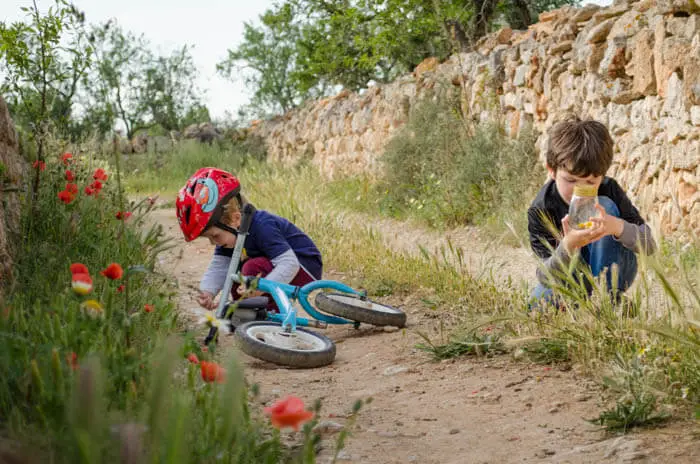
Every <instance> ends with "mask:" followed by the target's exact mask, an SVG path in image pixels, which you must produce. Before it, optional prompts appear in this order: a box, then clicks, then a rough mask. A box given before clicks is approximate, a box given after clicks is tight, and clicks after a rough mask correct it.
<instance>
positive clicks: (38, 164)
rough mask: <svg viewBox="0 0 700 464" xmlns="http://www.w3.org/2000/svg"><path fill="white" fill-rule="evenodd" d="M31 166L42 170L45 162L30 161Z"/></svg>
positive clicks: (44, 167)
mask: <svg viewBox="0 0 700 464" xmlns="http://www.w3.org/2000/svg"><path fill="white" fill-rule="evenodd" d="M32 167H33V168H34V169H39V171H43V170H44V169H46V163H44V162H43V161H39V160H36V161H34V163H32Z"/></svg>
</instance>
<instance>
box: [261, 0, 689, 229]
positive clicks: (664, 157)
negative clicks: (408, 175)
mask: <svg viewBox="0 0 700 464" xmlns="http://www.w3.org/2000/svg"><path fill="white" fill-rule="evenodd" d="M441 83H448V84H447V86H445V85H441ZM450 86H452V87H454V90H457V91H459V92H460V95H461V100H462V105H463V108H464V111H465V114H468V115H471V117H472V118H473V119H474V121H475V122H477V123H480V122H485V121H493V120H498V121H500V122H502V123H503V124H504V127H505V129H506V131H507V132H508V133H509V134H510V135H512V136H515V135H517V134H518V133H520V131H522V130H524V129H525V128H526V127H530V128H534V129H535V130H536V131H538V132H539V133H540V137H539V138H538V147H539V148H540V152H541V153H544V148H545V147H546V143H547V134H546V131H547V129H548V128H549V127H551V126H552V125H553V124H554V123H555V122H556V121H558V120H560V119H562V118H563V117H565V116H566V115H567V114H568V113H575V114H578V115H579V116H581V117H591V118H595V119H597V120H600V121H601V122H603V123H605V124H607V125H608V127H609V128H610V131H611V133H612V134H613V137H614V139H615V141H616V144H615V152H616V153H615V157H616V161H615V163H614V165H613V167H612V169H611V172H610V175H612V176H615V177H616V178H618V179H619V180H620V182H621V184H622V185H623V186H625V187H626V189H627V191H628V193H629V195H630V196H631V197H632V198H633V200H634V201H635V202H636V203H637V204H639V205H640V208H642V209H643V211H644V213H645V214H646V215H647V216H649V217H651V218H654V219H655V220H656V222H657V224H659V225H660V226H661V228H662V230H663V232H665V233H669V232H677V233H686V234H687V233H694V234H697V233H698V232H700V191H699V190H698V189H699V180H700V4H698V3H696V1H695V0H643V1H637V2H626V1H617V2H615V3H614V4H613V5H612V6H610V7H608V8H600V7H598V6H596V5H586V6H584V7H582V8H573V7H564V8H561V9H559V10H555V11H551V12H547V13H543V14H541V15H540V18H539V22H538V23H537V24H534V25H532V26H531V27H530V28H529V29H528V30H527V31H512V30H510V29H503V30H501V31H498V32H497V33H494V34H491V35H489V36H488V37H485V38H484V39H482V40H481V41H480V43H479V44H477V47H476V50H475V51H473V52H471V53H463V54H459V55H454V56H452V57H450V58H449V59H448V60H447V61H445V62H443V63H439V62H438V61H437V60H436V59H434V58H431V59H428V60H426V61H424V62H423V63H421V65H419V66H418V67H417V68H416V70H415V71H414V72H413V73H412V74H410V75H406V76H403V77H402V78H400V79H398V80H397V81H395V82H393V83H391V84H387V85H382V86H372V87H370V88H369V89H367V90H366V91H363V92H360V93H350V92H347V91H343V92H341V93H340V94H338V95H336V96H333V97H330V98H326V99H322V100H318V101H313V102H309V103H307V104H306V105H305V106H303V107H301V108H298V109H296V110H294V111H291V112H289V113H287V114H285V115H282V116H279V117H276V118H274V119H272V120H267V121H259V122H257V123H256V124H253V126H252V127H251V132H252V133H253V134H255V135H257V136H261V137H262V138H263V139H264V140H265V142H266V145H267V148H268V153H269V156H270V157H271V158H272V159H275V160H282V161H293V160H297V159H299V158H300V157H302V156H310V157H311V158H312V159H313V162H314V163H315V164H316V165H317V166H318V167H319V168H320V170H321V172H322V173H324V174H325V175H327V176H329V177H331V178H332V177H335V176H338V175H344V174H347V173H359V172H365V173H376V172H377V170H378V159H379V157H380V156H381V154H382V152H383V148H384V146H385V145H386V143H387V142H388V140H389V139H390V138H391V136H392V135H393V134H394V133H395V131H396V130H397V129H398V128H400V127H401V126H402V125H403V124H404V123H405V122H406V120H407V117H408V114H409V112H410V109H411V108H412V107H413V106H415V105H416V104H417V103H418V102H419V101H420V100H421V99H423V98H435V97H436V96H439V94H440V92H446V91H449V90H448V89H449V87H450Z"/></svg>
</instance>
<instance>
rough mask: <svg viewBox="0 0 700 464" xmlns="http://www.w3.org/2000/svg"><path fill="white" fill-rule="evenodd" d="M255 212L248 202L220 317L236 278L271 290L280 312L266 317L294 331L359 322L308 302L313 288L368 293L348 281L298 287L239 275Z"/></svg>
mask: <svg viewBox="0 0 700 464" xmlns="http://www.w3.org/2000/svg"><path fill="white" fill-rule="evenodd" d="M254 213H255V207H254V206H252V205H250V204H247V205H245V206H244V207H243V211H242V215H241V216H242V217H241V225H240V227H239V229H238V238H237V240H236V245H235V247H234V249H233V253H232V256H231V262H230V263H229V268H228V272H227V274H226V281H225V282H224V288H223V290H222V293H221V298H220V299H219V304H218V307H217V309H216V317H217V319H223V318H225V316H226V312H227V307H228V306H229V301H230V300H229V295H230V294H231V288H232V286H233V283H234V282H237V283H239V284H240V283H242V282H241V281H243V283H245V284H246V286H249V285H250V284H251V283H253V282H255V285H256V288H257V289H259V290H260V291H262V292H265V293H269V294H270V295H272V298H273V299H274V300H275V302H276V303H277V307H278V308H279V310H280V312H279V314H268V316H267V320H270V321H275V322H279V323H281V324H282V329H283V330H285V331H287V332H294V331H295V330H296V328H297V325H300V326H307V327H308V326H313V327H324V325H322V324H323V323H325V324H356V322H354V321H350V320H347V319H343V318H340V317H336V316H330V315H326V314H323V313H321V312H319V311H317V310H316V309H315V308H314V307H313V306H312V305H311V303H309V299H308V296H309V294H310V293H311V292H313V291H314V290H319V289H331V290H338V291H341V292H345V293H349V294H352V295H359V296H361V297H365V296H366V295H365V294H364V293H363V292H358V291H357V290H355V289H353V288H351V287H348V286H347V285H345V284H342V283H340V282H336V281H334V280H316V281H314V282H310V283H308V284H306V285H304V286H302V287H297V286H294V285H289V284H283V283H280V282H275V281H272V280H268V279H265V278H261V277H242V278H241V277H240V276H239V275H238V273H237V270H238V265H239V264H240V261H241V255H242V252H243V246H244V244H245V239H246V237H247V236H248V231H249V229H250V224H251V221H252V219H253V214H254ZM292 300H298V301H299V303H300V304H301V307H302V308H304V311H306V312H307V313H308V314H309V315H310V316H311V317H312V318H313V319H307V318H305V317H297V311H296V308H295V307H294V304H293V303H292ZM230 304H231V305H232V306H233V308H234V312H235V307H236V302H235V301H230ZM215 335H216V328H215V327H212V329H211V330H210V331H209V335H208V336H207V339H206V340H205V343H208V341H209V340H211V339H212V338H213V337H214V336H215Z"/></svg>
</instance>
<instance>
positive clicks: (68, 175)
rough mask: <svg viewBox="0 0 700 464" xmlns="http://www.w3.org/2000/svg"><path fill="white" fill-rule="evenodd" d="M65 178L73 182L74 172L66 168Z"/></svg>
mask: <svg viewBox="0 0 700 464" xmlns="http://www.w3.org/2000/svg"><path fill="white" fill-rule="evenodd" d="M66 180H67V181H68V182H73V181H74V180H75V174H73V171H71V170H70V169H66Z"/></svg>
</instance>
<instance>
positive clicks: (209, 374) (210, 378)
mask: <svg viewBox="0 0 700 464" xmlns="http://www.w3.org/2000/svg"><path fill="white" fill-rule="evenodd" d="M199 367H200V370H201V372H202V380H204V381H205V382H217V383H224V376H225V375H226V371H225V370H224V368H222V367H221V366H219V365H218V364H217V363H215V362H208V361H202V362H200V363H199Z"/></svg>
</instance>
